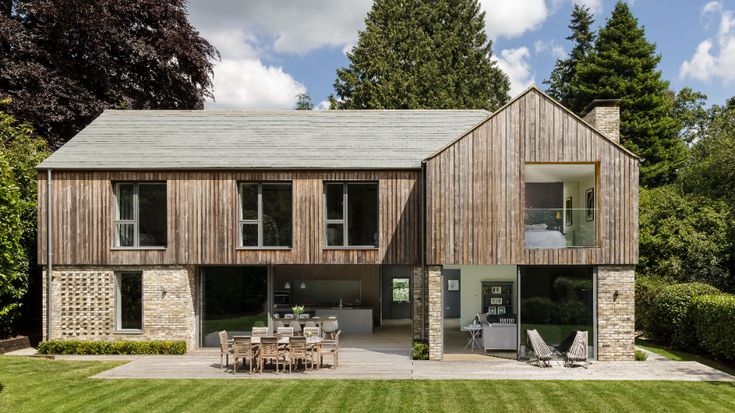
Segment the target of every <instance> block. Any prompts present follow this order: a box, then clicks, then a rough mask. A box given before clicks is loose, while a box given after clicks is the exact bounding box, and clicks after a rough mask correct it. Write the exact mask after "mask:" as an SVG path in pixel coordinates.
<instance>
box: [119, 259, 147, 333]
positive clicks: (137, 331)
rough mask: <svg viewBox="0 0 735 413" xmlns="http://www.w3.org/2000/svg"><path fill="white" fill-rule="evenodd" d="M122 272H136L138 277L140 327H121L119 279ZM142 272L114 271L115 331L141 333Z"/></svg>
mask: <svg viewBox="0 0 735 413" xmlns="http://www.w3.org/2000/svg"><path fill="white" fill-rule="evenodd" d="M123 274H136V275H138V276H139V277H140V328H139V329H137V328H122V308H121V305H122V296H121V288H120V281H121V279H122V275H123ZM143 297H144V294H143V272H142V271H116V272H115V333H123V334H142V333H143V329H144V328H145V325H144V323H143V322H144V319H145V317H144V311H145V301H144V300H143Z"/></svg>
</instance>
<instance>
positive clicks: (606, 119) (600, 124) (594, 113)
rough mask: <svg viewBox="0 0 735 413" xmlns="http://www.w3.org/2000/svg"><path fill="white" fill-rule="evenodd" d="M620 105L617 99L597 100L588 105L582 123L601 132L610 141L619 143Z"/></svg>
mask: <svg viewBox="0 0 735 413" xmlns="http://www.w3.org/2000/svg"><path fill="white" fill-rule="evenodd" d="M619 104H620V100H619V99H599V100H594V101H592V103H590V104H589V105H588V106H587V108H585V112H586V111H589V112H588V113H587V115H586V116H585V117H584V121H585V122H587V123H589V124H590V125H591V126H592V127H593V128H595V129H597V130H598V131H600V132H602V134H603V135H605V136H607V137H608V138H609V139H610V140H612V141H613V142H615V143H620V106H618V105H619Z"/></svg>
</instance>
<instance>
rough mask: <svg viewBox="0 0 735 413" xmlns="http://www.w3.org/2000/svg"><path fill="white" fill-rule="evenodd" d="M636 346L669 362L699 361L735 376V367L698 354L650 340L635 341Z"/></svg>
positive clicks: (637, 339) (638, 339) (639, 339)
mask: <svg viewBox="0 0 735 413" xmlns="http://www.w3.org/2000/svg"><path fill="white" fill-rule="evenodd" d="M635 345H636V346H638V347H641V348H644V349H646V350H648V351H650V352H653V353H656V354H658V355H661V356H664V357H666V358H667V359H669V360H675V361H697V362H700V363H702V364H704V365H706V366H710V367H712V368H713V369H717V370H720V371H724V372H725V373H727V374H730V375H733V376H735V367H732V366H728V365H726V364H723V363H719V362H717V361H715V360H712V359H709V358H707V357H704V356H700V355H697V354H691V353H687V352H685V351H681V350H677V349H673V348H670V347H666V346H662V345H660V344H656V343H654V342H652V341H649V340H644V339H641V338H636V339H635Z"/></svg>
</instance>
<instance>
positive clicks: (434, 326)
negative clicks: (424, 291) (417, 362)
mask: <svg viewBox="0 0 735 413" xmlns="http://www.w3.org/2000/svg"><path fill="white" fill-rule="evenodd" d="M426 280H427V287H428V301H429V303H428V304H429V311H428V317H427V318H428V319H429V320H428V321H429V360H441V359H442V358H443V357H444V326H443V321H444V311H442V310H443V308H444V303H443V301H444V300H443V294H442V293H443V291H442V267H441V266H438V265H432V266H428V267H426Z"/></svg>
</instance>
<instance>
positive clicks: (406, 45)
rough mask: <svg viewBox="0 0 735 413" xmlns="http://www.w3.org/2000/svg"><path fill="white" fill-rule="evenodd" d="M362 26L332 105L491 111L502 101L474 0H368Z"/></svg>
mask: <svg viewBox="0 0 735 413" xmlns="http://www.w3.org/2000/svg"><path fill="white" fill-rule="evenodd" d="M365 22H366V28H365V30H364V31H361V32H360V34H359V38H358V43H357V45H356V46H355V47H354V48H353V49H352V51H351V52H350V53H348V54H347V57H348V58H349V60H350V64H349V66H348V67H344V68H340V69H338V70H337V79H336V81H335V83H334V87H335V90H336V94H337V98H336V99H335V98H332V99H330V101H331V102H332V105H333V106H336V107H337V108H341V109H372V108H376V109H416V108H437V109H439V108H477V109H479V108H482V109H489V110H494V109H497V108H498V107H499V106H501V105H502V104H504V103H505V102H506V101H507V100H508V89H509V87H510V82H509V80H508V77H507V76H506V75H505V74H504V73H503V72H502V70H500V69H499V68H498V67H497V64H496V63H495V61H494V60H493V59H492V49H491V46H492V42H491V41H490V40H488V38H487V35H486V33H485V19H484V13H482V12H481V11H480V6H479V4H478V1H477V0H437V1H431V2H429V1H422V0H376V1H375V3H374V4H373V7H372V10H370V12H369V13H368V16H367V18H366V20H365Z"/></svg>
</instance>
